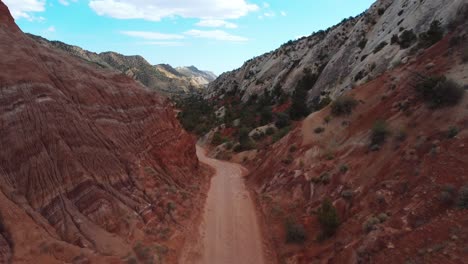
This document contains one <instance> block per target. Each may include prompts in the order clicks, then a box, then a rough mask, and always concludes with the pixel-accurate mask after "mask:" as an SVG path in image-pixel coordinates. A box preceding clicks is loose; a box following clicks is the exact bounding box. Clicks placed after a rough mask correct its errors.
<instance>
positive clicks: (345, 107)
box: [331, 96, 358, 116]
mask: <svg viewBox="0 0 468 264" xmlns="http://www.w3.org/2000/svg"><path fill="white" fill-rule="evenodd" d="M357 105H358V101H356V100H355V99H354V98H352V97H350V96H341V97H338V98H337V99H336V100H335V101H334V102H333V103H332V105H331V113H332V114H333V115H335V116H342V115H349V114H351V112H352V111H353V109H354V108H355V107H356V106H357Z"/></svg>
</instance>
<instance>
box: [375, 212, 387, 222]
mask: <svg viewBox="0 0 468 264" xmlns="http://www.w3.org/2000/svg"><path fill="white" fill-rule="evenodd" d="M377 218H378V219H379V221H380V223H383V222H385V221H387V220H388V215H387V214H386V213H380V214H379V215H378V216H377Z"/></svg>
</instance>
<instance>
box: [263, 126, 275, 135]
mask: <svg viewBox="0 0 468 264" xmlns="http://www.w3.org/2000/svg"><path fill="white" fill-rule="evenodd" d="M265 133H266V134H267V135H268V136H271V135H273V134H274V133H275V129H274V128H272V127H269V128H267V130H266V131H265Z"/></svg>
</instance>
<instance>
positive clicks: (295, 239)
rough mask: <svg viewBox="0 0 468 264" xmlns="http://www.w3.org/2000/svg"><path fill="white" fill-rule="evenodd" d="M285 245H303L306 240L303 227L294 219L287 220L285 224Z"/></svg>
mask: <svg viewBox="0 0 468 264" xmlns="http://www.w3.org/2000/svg"><path fill="white" fill-rule="evenodd" d="M285 228H286V243H298V244H300V243H303V242H304V241H306V239H307V234H306V231H305V229H304V226H303V225H302V224H301V223H299V222H298V221H297V220H295V219H291V218H289V219H287V220H286V222H285Z"/></svg>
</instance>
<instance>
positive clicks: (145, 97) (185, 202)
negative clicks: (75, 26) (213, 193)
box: [0, 2, 202, 263]
mask: <svg viewBox="0 0 468 264" xmlns="http://www.w3.org/2000/svg"><path fill="white" fill-rule="evenodd" d="M0 54H1V58H0V146H1V151H0V188H1V193H0V212H1V214H2V216H3V217H2V219H0V220H1V223H2V225H0V234H1V236H0V257H1V259H0V261H2V260H3V261H4V262H5V261H6V260H7V259H12V260H13V261H15V262H32V259H34V262H35V263H38V262H44V263H53V262H72V260H73V257H76V256H78V255H80V254H82V256H81V257H76V259H75V260H78V259H80V258H81V259H86V258H88V259H96V260H99V262H102V261H105V259H108V260H118V259H119V258H115V257H114V258H113V257H112V256H116V257H124V256H126V255H130V256H131V255H133V254H134V253H133V251H132V248H133V245H135V244H136V242H137V240H141V241H143V242H142V244H145V243H146V242H148V241H156V240H158V239H157V238H154V237H151V231H153V233H157V232H158V231H157V230H158V228H162V227H163V225H166V227H167V226H169V227H171V225H173V223H175V222H178V217H179V214H180V213H179V212H182V211H183V210H184V208H188V209H187V210H188V211H190V210H191V208H192V207H193V206H192V205H191V203H193V201H191V199H189V198H190V197H193V195H194V190H195V189H194V188H193V187H194V186H196V185H198V184H199V183H200V182H201V179H202V178H200V177H199V172H198V160H197V158H196V156H195V147H194V139H193V138H192V137H191V136H189V135H188V134H186V133H185V132H184V131H183V130H182V129H181V127H180V126H179V123H178V121H177V120H176V118H175V114H174V112H173V110H172V108H171V107H170V106H169V104H168V102H167V101H166V99H165V98H163V97H161V96H159V95H158V94H155V93H154V92H151V91H149V90H147V89H146V88H144V87H142V86H141V85H139V84H137V83H136V82H134V81H133V80H132V79H130V78H129V77H126V76H124V75H118V74H116V73H112V72H106V71H99V70H96V68H95V67H92V66H91V65H88V64H86V63H85V62H82V61H79V60H78V59H77V58H72V57H69V56H67V55H65V54H63V53H60V52H57V51H54V50H50V49H48V48H45V47H42V46H39V45H38V44H36V43H35V42H34V41H32V40H30V39H29V38H28V37H27V36H25V35H24V34H23V33H22V32H21V31H20V30H19V28H18V27H17V26H16V25H15V24H14V20H13V18H12V17H11V15H10V14H9V12H8V9H7V7H6V6H5V5H4V4H3V3H2V2H0ZM142 230H145V231H146V233H145V232H142ZM171 233H172V232H170V233H169V234H171ZM153 238H154V239H153ZM135 254H136V257H137V258H140V259H141V258H143V257H145V256H140V255H139V253H138V252H135ZM151 254H152V253H151ZM155 254H156V253H155ZM104 256H107V257H104Z"/></svg>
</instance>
